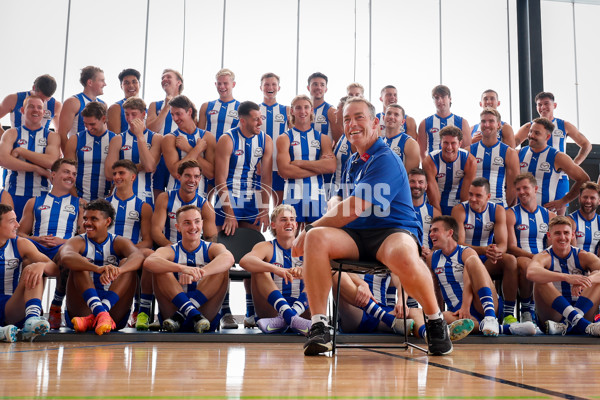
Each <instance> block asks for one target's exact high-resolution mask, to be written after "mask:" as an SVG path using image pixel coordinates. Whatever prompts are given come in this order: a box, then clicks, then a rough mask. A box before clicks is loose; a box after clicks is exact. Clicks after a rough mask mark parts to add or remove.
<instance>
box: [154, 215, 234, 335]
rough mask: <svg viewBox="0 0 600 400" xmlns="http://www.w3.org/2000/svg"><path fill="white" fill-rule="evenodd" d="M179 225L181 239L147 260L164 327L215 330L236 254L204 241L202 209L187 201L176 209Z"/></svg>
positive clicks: (159, 250) (177, 224) (200, 331)
mask: <svg viewBox="0 0 600 400" xmlns="http://www.w3.org/2000/svg"><path fill="white" fill-rule="evenodd" d="M176 220H177V223H176V225H175V226H176V228H177V230H178V231H179V232H180V233H181V240H180V241H179V242H177V243H175V244H173V245H171V246H165V247H161V248H160V249H158V250H156V252H155V253H154V254H152V255H150V256H149V257H148V258H147V259H146V261H145V262H144V268H145V269H147V270H148V271H150V272H152V278H153V283H154V294H155V295H156V299H157V300H158V305H159V307H160V313H161V316H163V317H164V316H168V318H167V319H165V320H164V321H163V324H162V326H163V329H164V330H166V331H169V332H177V331H178V330H180V329H181V328H182V327H187V326H189V325H193V329H194V331H195V332H198V333H202V332H205V331H208V330H214V329H215V328H216V327H217V326H218V325H219V318H216V317H217V316H218V313H219V309H220V308H221V304H222V303H223V299H224V298H225V292H226V291H227V284H228V282H229V268H230V267H231V266H232V265H233V263H234V259H233V255H232V254H231V253H230V252H229V251H228V250H227V249H226V248H225V246H223V245H222V244H219V243H211V242H205V241H204V240H202V239H201V236H202V210H201V209H200V208H199V207H196V206H195V205H186V206H183V207H181V208H180V209H179V210H177V213H176Z"/></svg>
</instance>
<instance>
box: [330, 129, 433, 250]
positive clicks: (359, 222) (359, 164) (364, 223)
mask: <svg viewBox="0 0 600 400" xmlns="http://www.w3.org/2000/svg"><path fill="white" fill-rule="evenodd" d="M342 182H343V184H342V186H341V188H340V191H339V192H338V195H340V196H342V198H347V197H349V196H355V197H357V198H360V199H363V200H366V201H368V202H370V203H371V204H372V207H370V208H368V209H367V210H365V211H364V212H363V214H362V215H361V216H360V217H358V218H357V219H355V220H354V221H352V222H351V223H349V224H347V225H346V228H351V229H373V228H401V229H406V230H407V231H410V232H411V233H413V234H414V235H415V236H416V237H417V238H421V237H422V234H423V230H422V228H421V222H420V221H418V220H417V217H416V214H415V209H414V208H413V205H412V198H411V194H410V186H409V185H408V175H407V174H406V169H404V164H403V163H402V160H401V159H400V157H398V155H396V154H395V153H394V152H393V151H392V150H391V149H390V148H389V147H388V146H386V144H385V142H384V141H383V140H382V139H381V138H377V141H375V143H374V144H373V145H372V146H371V147H370V148H369V149H368V150H367V152H366V153H365V154H363V155H359V154H358V153H354V154H353V155H352V156H351V157H350V158H349V159H348V163H347V165H346V171H345V172H344V174H343V175H342Z"/></svg>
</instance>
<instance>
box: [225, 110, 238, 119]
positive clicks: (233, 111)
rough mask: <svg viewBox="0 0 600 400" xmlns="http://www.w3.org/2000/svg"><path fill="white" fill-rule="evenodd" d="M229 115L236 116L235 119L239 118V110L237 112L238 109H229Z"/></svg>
mask: <svg viewBox="0 0 600 400" xmlns="http://www.w3.org/2000/svg"><path fill="white" fill-rule="evenodd" d="M227 116H228V117H231V118H235V119H237V117H238V112H237V110H229V112H228V113H227Z"/></svg>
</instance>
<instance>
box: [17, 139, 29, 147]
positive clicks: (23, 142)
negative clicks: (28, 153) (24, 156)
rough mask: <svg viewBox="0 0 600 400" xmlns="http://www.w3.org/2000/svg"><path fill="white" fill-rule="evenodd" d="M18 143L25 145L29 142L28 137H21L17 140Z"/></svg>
mask: <svg viewBox="0 0 600 400" xmlns="http://www.w3.org/2000/svg"><path fill="white" fill-rule="evenodd" d="M17 144H18V145H19V146H23V145H24V144H27V139H19V140H17Z"/></svg>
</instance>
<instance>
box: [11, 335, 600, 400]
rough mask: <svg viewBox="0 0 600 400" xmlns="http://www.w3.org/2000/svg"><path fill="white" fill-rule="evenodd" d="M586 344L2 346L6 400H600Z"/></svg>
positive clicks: (594, 359)
mask: <svg viewBox="0 0 600 400" xmlns="http://www.w3.org/2000/svg"><path fill="white" fill-rule="evenodd" d="M598 350H599V347H598V346H590V345H568V346H556V345H539V344H537V345H531V344H523V345H519V344H504V345H478V344H455V350H454V353H453V354H452V355H451V356H445V357H429V356H426V355H424V354H423V353H421V352H419V351H416V350H408V351H406V350H401V349H339V350H338V354H337V355H336V356H334V357H332V356H320V357H304V356H303V353H302V350H301V345H300V344H298V343H279V344H258V343H246V344H232V343H152V342H137V343H118V342H112V343H90V342H66V343H56V342H33V343H29V342H21V343H14V344H2V345H0V367H1V372H0V399H14V398H21V399H33V398H36V399H79V398H81V399H122V398H136V399H179V398H192V399H236V398H242V399H257V398H269V399H306V398H310V399H325V398H335V399H358V398H370V399H396V398H421V397H424V398H431V399H440V398H453V399H463V398H478V399H494V398H496V399H498V398H502V399H506V398H521V399H534V398H568V399H576V398H600V352H598Z"/></svg>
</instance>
